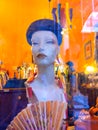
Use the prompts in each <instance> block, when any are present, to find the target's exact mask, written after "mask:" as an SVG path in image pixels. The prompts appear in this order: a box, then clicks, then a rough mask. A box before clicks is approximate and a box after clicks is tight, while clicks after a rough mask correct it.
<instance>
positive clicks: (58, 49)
mask: <svg viewBox="0 0 98 130" xmlns="http://www.w3.org/2000/svg"><path fill="white" fill-rule="evenodd" d="M59 52H60V47H59V46H58V48H57V55H58V54H59Z"/></svg>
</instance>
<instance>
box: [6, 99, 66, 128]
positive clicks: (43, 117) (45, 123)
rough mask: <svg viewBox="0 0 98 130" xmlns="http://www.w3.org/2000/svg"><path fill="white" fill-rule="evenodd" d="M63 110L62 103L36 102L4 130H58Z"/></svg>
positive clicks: (64, 107)
mask: <svg viewBox="0 0 98 130" xmlns="http://www.w3.org/2000/svg"><path fill="white" fill-rule="evenodd" d="M65 109H66V104H65V103H64V102H60V101H47V102H37V103H35V104H32V105H30V106H27V107H26V108H25V109H23V110H22V111H21V112H20V113H18V115H17V116H16V117H14V119H13V120H12V121H11V123H10V124H9V126H8V127H7V129H6V130H60V127H61V124H62V119H63V117H64V112H65Z"/></svg>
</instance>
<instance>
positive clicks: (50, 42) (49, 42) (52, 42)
mask: <svg viewBox="0 0 98 130" xmlns="http://www.w3.org/2000/svg"><path fill="white" fill-rule="evenodd" d="M46 43H48V44H54V43H55V42H54V41H53V40H51V41H47V42H46Z"/></svg>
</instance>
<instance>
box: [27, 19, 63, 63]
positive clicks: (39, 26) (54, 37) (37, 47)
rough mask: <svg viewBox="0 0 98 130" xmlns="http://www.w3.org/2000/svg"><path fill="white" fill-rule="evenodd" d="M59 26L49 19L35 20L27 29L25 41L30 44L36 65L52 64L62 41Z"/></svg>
mask: <svg viewBox="0 0 98 130" xmlns="http://www.w3.org/2000/svg"><path fill="white" fill-rule="evenodd" d="M61 31H62V28H61V26H60V25H59V24H58V23H56V22H54V21H53V20H50V19H40V20H37V21H35V22H33V23H31V25H30V26H29V28H28V30H27V35H26V36H27V41H28V43H29V44H30V45H31V46H32V53H33V58H34V62H35V64H37V65H49V64H53V63H54V61H55V58H56V56H57V55H58V53H59V46H60V44H61V42H62V35H61Z"/></svg>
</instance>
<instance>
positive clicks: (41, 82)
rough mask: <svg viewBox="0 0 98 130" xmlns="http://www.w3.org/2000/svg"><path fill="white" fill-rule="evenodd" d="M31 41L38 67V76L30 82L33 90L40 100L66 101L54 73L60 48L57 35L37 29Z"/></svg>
mask: <svg viewBox="0 0 98 130" xmlns="http://www.w3.org/2000/svg"><path fill="white" fill-rule="evenodd" d="M31 41H32V53H33V58H34V62H35V64H37V67H38V76H37V77H36V78H35V79H34V81H33V82H32V83H30V86H31V87H32V89H33V92H34V93H35V95H36V97H37V99H38V100H39V101H48V100H52V101H54V100H58V101H65V97H64V94H63V91H62V89H60V88H59V87H58V86H57V83H56V81H55V74H54V61H55V58H56V56H57V55H58V53H59V49H60V48H59V45H58V41H57V37H56V35H55V34H54V33H52V32H51V31H37V32H35V33H34V34H33V35H32V38H31Z"/></svg>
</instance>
